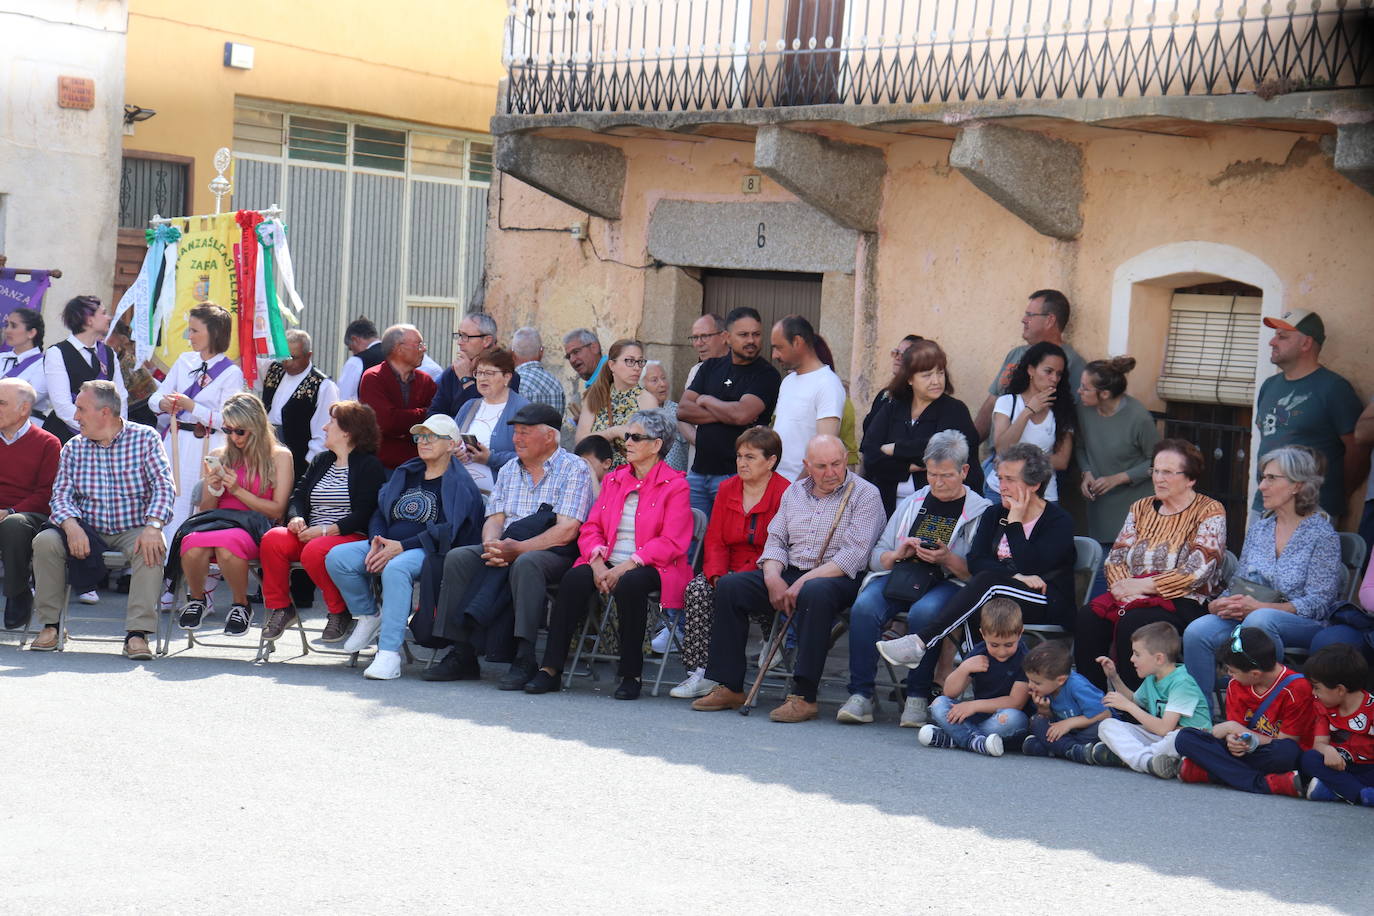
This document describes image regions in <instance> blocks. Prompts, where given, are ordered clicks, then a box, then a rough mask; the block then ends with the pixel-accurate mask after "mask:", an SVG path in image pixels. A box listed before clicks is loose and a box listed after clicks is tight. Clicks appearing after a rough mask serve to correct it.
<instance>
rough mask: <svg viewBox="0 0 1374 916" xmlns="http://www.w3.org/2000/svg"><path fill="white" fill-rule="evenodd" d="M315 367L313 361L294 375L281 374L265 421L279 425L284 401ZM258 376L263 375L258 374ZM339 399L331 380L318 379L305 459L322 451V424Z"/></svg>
mask: <svg viewBox="0 0 1374 916" xmlns="http://www.w3.org/2000/svg"><path fill="white" fill-rule="evenodd" d="M314 368H315V364H314V362H311V363H309V364H308V365H306V367H305V370H304V371H303V372H298V373H297V374H295V375H290V374H283V375H282V377H281V382H280V383H278V385H277V393H276V394H274V395H273V396H272V409H271V410H269V411H268V412H267V422H268V423H271V424H272V425H273V426H281V409H282V407H283V406H285V404H286V402H287V401H289V400H291V396H292V395H293V394H295V393H296V389H297V388H299V387H301V381H302V380H304V378H305V377H306V376H307V375H309V374H310V371H311V370H312V369H314ZM258 377H259V378H263V377H265V376H264V375H259V376H258ZM338 400H339V386H338V385H335V384H334V382H333V380H331V379H329V378H323V379H321V380H320V391H319V395H318V396H317V397H316V399H315V412H314V413H313V414H311V415H310V445H309V447H308V448H307V449H306V450H305V460H306V461H310V460H311V459H313V458H314V457H315V456H316V455H318V454H319V453H320V452H322V451H324V424H326V423H328V422H329V410H330V408H331V407H333V406H334V405H335V404H336V403H337V402H338Z"/></svg>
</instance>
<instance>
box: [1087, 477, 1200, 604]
mask: <svg viewBox="0 0 1374 916" xmlns="http://www.w3.org/2000/svg"><path fill="white" fill-rule="evenodd" d="M1157 503H1158V500H1156V499H1155V498H1154V497H1153V496H1147V497H1145V498H1144V499H1138V500H1136V501H1135V504H1134V505H1132V506H1131V511H1130V512H1128V513H1126V523H1125V524H1124V525H1122V526H1121V533H1120V534H1118V535H1117V536H1116V543H1115V544H1113V545H1112V549H1111V552H1110V553H1108V554H1107V562H1106V563H1105V564H1104V565H1103V568H1102V571H1103V573H1104V574H1105V575H1106V577H1107V584H1108V585H1112V584H1115V583H1116V582H1118V581H1120V580H1122V579H1136V578H1140V577H1141V576H1150V577H1152V578H1153V579H1154V584H1155V588H1156V589H1157V590H1158V591H1159V594H1160V597H1163V598H1188V599H1190V600H1193V601H1205V600H1207V599H1208V598H1211V597H1212V596H1213V595H1215V594H1216V593H1217V591H1218V587H1217V586H1218V582H1217V579H1218V578H1219V577H1220V574H1221V562H1222V560H1223V559H1224V557H1225V554H1226V510H1225V509H1223V508H1222V506H1221V503H1219V502H1217V501H1216V500H1215V499H1212V498H1210V497H1207V496H1203V495H1202V494H1201V493H1198V494H1195V495H1194V496H1193V501H1192V502H1191V503H1190V504H1189V505H1188V507H1187V508H1186V509H1184V510H1183V511H1182V512H1176V513H1174V514H1173V515H1163V514H1161V513H1160V511H1159V508H1158V506H1157Z"/></svg>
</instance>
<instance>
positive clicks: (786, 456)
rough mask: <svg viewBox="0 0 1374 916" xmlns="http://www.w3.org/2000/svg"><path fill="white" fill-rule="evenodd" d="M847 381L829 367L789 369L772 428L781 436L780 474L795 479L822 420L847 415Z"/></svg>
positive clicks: (779, 393) (779, 394) (799, 473)
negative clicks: (845, 411) (845, 399)
mask: <svg viewBox="0 0 1374 916" xmlns="http://www.w3.org/2000/svg"><path fill="white" fill-rule="evenodd" d="M844 397H845V396H844V382H841V381H840V377H839V376H838V375H836V374H835V370H834V369H831V368H830V367H829V366H825V365H823V366H821V367H820V368H819V369H813V370H812V371H810V372H806V373H798V372H795V371H793V372H789V373H787V377H786V378H784V379H783V380H782V384H781V385H780V386H779V387H778V406H777V410H776V411H775V412H774V414H773V431H774V432H776V433H777V434H778V437H779V438H781V439H782V460H781V461H779V462H778V473H779V474H781V475H782V476H784V477H786V478H787V479H788V480H792V481H795V480H796V479H797V478H798V477H800V476H801V472H802V460H803V459H804V458H805V457H806V445H807V443H808V442H810V441H811V440H812V438H814V437H815V435H816V424H817V423H819V422H820V421H821V420H826V419H830V418H834V419H836V420H838V419H840V418H841V417H842V416H844Z"/></svg>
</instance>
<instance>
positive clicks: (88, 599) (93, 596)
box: [76, 589, 100, 604]
mask: <svg viewBox="0 0 1374 916" xmlns="http://www.w3.org/2000/svg"><path fill="white" fill-rule="evenodd" d="M76 600H77V601H80V602H81V603H82V604H99V603H100V593H99V592H97V591H96V590H95V589H91V590H90V591H88V592H82V593H81V594H79V595H77V596H76Z"/></svg>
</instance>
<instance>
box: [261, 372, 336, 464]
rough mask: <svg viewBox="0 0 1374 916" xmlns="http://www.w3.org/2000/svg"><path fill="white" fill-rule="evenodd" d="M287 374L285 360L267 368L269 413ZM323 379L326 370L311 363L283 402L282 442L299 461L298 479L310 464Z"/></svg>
mask: <svg viewBox="0 0 1374 916" xmlns="http://www.w3.org/2000/svg"><path fill="white" fill-rule="evenodd" d="M285 377H286V370H285V369H283V368H282V365H281V363H273V364H272V365H270V366H268V367H267V373H266V374H265V375H264V376H263V378H262V403H263V405H264V406H265V407H266V408H267V412H268V413H271V412H272V400H273V398H275V397H276V396H277V388H279V387H280V386H281V382H282V379H283V378H285ZM322 381H324V373H323V372H321V371H320V370H319V369H316V368H315V367H314V366H311V367H310V371H309V372H308V373H306V376H305V378H303V379H301V383H300V384H299V385H297V386H296V390H295V391H293V392H292V393H291V397H290V398H288V399H287V401H286V403H285V404H283V405H281V437H282V444H283V445H285V446H286V447H287V448H289V449H290V450H291V457H292V458H293V459H294V460H295V465H296V477H295V479H296V480H300V479H301V475H303V474H304V473H305V469H306V468H307V467H309V465H310V462H309V461H308V460H306V457H305V453H306V452H307V451H309V449H310V436H311V429H310V420H311V418H313V417H314V416H315V408H316V407H317V406H319V400H320V382H322Z"/></svg>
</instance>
